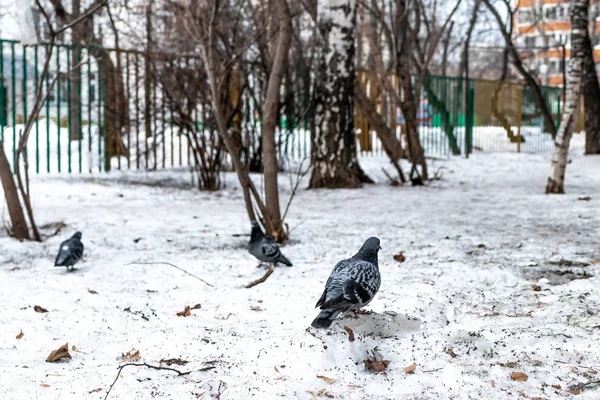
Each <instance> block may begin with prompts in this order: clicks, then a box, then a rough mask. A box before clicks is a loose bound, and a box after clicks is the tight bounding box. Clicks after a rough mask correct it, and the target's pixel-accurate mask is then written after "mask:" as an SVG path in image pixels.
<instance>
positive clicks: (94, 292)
mask: <svg viewBox="0 0 600 400" xmlns="http://www.w3.org/2000/svg"><path fill="white" fill-rule="evenodd" d="M88 292H90V293H91V294H98V292H96V291H95V290H94V289H88Z"/></svg>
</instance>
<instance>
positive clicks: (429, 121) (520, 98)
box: [0, 40, 584, 173]
mask: <svg viewBox="0 0 600 400" xmlns="http://www.w3.org/2000/svg"><path fill="white" fill-rule="evenodd" d="M47 52H48V48H47V46H46V45H38V46H23V45H21V44H20V43H18V42H15V41H10V40H0V54H1V56H0V139H2V141H3V144H4V149H5V151H6V153H7V154H11V155H12V157H9V158H11V159H12V160H11V161H12V162H13V164H14V155H15V150H16V147H17V143H18V140H19V135H20V132H21V130H22V129H23V128H24V124H25V123H26V122H27V121H26V119H27V116H28V113H29V112H30V111H31V108H32V107H33V103H34V92H35V88H36V87H37V85H38V84H39V82H40V79H41V77H40V74H41V69H42V67H43V62H44V60H45V58H46V55H47ZM294 68H295V66H290V71H288V73H287V75H286V77H285V80H284V85H283V87H282V94H283V96H282V98H283V105H284V107H283V109H282V112H281V115H280V129H279V130H278V132H277V144H278V148H279V155H280V158H285V157H289V158H292V159H303V158H305V157H308V156H310V129H309V127H310V118H311V116H310V112H309V107H308V103H309V99H310V96H309V89H310V82H311V74H310V70H309V69H308V68H307V69H304V70H300V69H298V70H295V69H294ZM201 71H202V65H201V61H200V59H199V57H197V56H193V55H180V56H175V55H169V54H150V53H147V52H139V51H125V50H108V49H101V48H97V47H85V46H84V47H82V46H69V45H63V44H60V45H57V46H56V47H55V48H54V50H53V54H52V58H51V62H50V70H49V76H48V77H46V79H45V81H44V82H43V84H44V87H45V89H46V90H48V88H49V87H50V84H51V82H52V80H53V79H54V78H55V77H57V76H58V78H57V81H56V84H55V86H54V88H53V90H52V91H51V93H50V95H49V97H48V98H47V100H46V101H45V103H44V107H43V109H42V111H41V113H40V116H39V118H38V119H36V121H35V124H34V127H33V131H32V133H31V136H30V139H29V142H28V144H27V150H28V151H27V154H28V161H29V165H30V167H31V168H33V169H34V170H35V171H36V172H37V173H72V172H95V171H105V170H109V169H111V168H116V169H129V168H131V169H142V168H143V169H157V168H167V167H176V166H182V167H189V166H193V165H194V164H195V163H197V162H198V159H197V158H195V157H194V152H195V151H196V152H197V151H198V148H199V147H203V146H205V147H207V146H209V145H210V146H213V147H214V148H216V149H217V150H215V151H217V152H218V151H220V150H219V146H220V143H219V140H218V137H217V135H216V133H215V128H214V127H215V122H214V120H213V117H212V113H211V104H210V101H209V97H208V94H207V92H206V91H204V92H203V90H206V88H205V84H204V79H203V78H202V76H203V75H202V73H201ZM236 74H238V76H237V77H236ZM239 74H244V78H245V80H244V79H241V78H240V76H239ZM413 78H414V83H415V85H414V86H415V87H416V86H417V83H418V77H413ZM241 81H244V83H243V84H241V83H240V82H241ZM266 82H267V80H266V78H265V77H264V76H262V75H261V73H260V72H257V71H234V72H233V73H232V76H231V77H229V80H228V84H227V86H229V89H228V90H227V89H226V93H225V96H224V98H225V99H226V100H227V101H226V108H227V107H229V108H228V109H227V110H226V113H228V115H229V116H230V118H229V123H230V128H231V129H232V132H233V134H234V137H235V138H236V140H237V141H238V142H239V144H240V146H241V147H242V148H244V149H245V150H244V152H245V153H244V154H243V156H244V157H246V161H247V162H248V163H249V165H251V168H252V165H255V166H254V168H257V166H258V168H259V167H260V154H261V148H260V145H261V141H260V120H261V101H260V99H261V98H262V96H263V95H264V92H265V90H266ZM394 82H395V83H394V84H395V85H397V82H396V81H394ZM358 84H360V85H363V87H365V88H366V92H367V94H368V96H369V97H370V99H371V101H372V102H373V104H375V105H376V106H377V108H378V109H379V110H380V112H381V113H382V115H384V117H385V119H386V120H387V121H388V124H389V125H390V126H393V127H395V128H396V133H397V136H398V138H399V139H400V140H403V124H404V118H403V116H402V113H401V112H400V110H399V108H398V107H396V108H395V109H394V107H395V106H394V102H393V99H391V98H389V96H386V94H385V91H383V90H381V88H379V89H378V88H377V85H376V79H375V76H374V74H373V72H369V71H359V73H358ZM420 87H421V90H420V97H419V99H418V101H419V106H418V115H417V119H418V124H419V135H420V138H421V143H422V145H423V147H424V149H425V152H426V154H427V155H433V156H436V155H449V154H465V153H471V152H491V151H527V152H547V151H551V150H552V148H553V143H552V139H551V137H550V134H549V133H547V131H548V129H547V127H544V123H543V120H542V118H540V112H539V109H538V107H537V103H536V102H535V98H534V97H533V94H532V92H531V90H530V88H529V87H527V86H524V85H521V84H515V83H506V82H498V81H485V80H475V79H471V80H469V82H468V85H465V82H464V80H463V79H462V78H456V77H446V76H433V75H428V76H425V77H424V79H423V80H422V82H421V85H420ZM465 90H467V96H465ZM542 93H543V96H544V99H545V101H546V104H547V107H548V108H549V109H550V110H551V112H552V114H553V118H554V119H555V121H556V123H557V124H558V120H559V117H560V110H561V89H560V88H555V87H542ZM580 120H582V118H580ZM355 127H356V128H357V132H359V140H358V143H359V149H360V150H361V152H362V154H363V155H368V154H379V153H383V151H382V149H381V145H380V143H379V141H378V139H377V133H376V132H373V131H372V129H371V124H370V122H369V121H368V119H367V118H365V117H364V116H363V115H360V112H357V115H356V119H355ZM579 130H580V129H579ZM583 143H584V136H583V135H581V134H576V135H575V136H574V139H573V144H572V146H574V147H583Z"/></svg>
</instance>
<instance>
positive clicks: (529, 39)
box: [525, 36, 535, 49]
mask: <svg viewBox="0 0 600 400" xmlns="http://www.w3.org/2000/svg"><path fill="white" fill-rule="evenodd" d="M525 47H526V48H528V49H531V48H533V47H535V36H525Z"/></svg>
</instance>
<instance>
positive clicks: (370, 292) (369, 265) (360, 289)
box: [311, 237, 381, 328]
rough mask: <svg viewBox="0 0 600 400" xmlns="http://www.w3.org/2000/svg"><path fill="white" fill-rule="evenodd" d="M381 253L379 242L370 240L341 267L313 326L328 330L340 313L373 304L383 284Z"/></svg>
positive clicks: (321, 301) (327, 287) (332, 278)
mask: <svg viewBox="0 0 600 400" xmlns="http://www.w3.org/2000/svg"><path fill="white" fill-rule="evenodd" d="M380 249H381V246H380V245H379V239H378V238H376V237H370V238H369V239H367V241H366V242H365V243H364V244H363V245H362V247H361V248H360V250H359V251H358V253H356V254H355V255H354V256H353V257H352V258H350V259H347V260H343V261H340V262H339V263H337V265H336V266H335V267H334V268H333V271H332V272H331V275H330V276H329V279H327V283H326V284H325V291H323V294H322V295H321V298H320V299H319V301H318V302H317V305H316V306H315V307H319V308H320V309H321V312H320V313H319V315H318V316H317V318H315V320H314V321H313V322H312V324H311V325H312V326H313V327H314V328H328V327H329V326H330V325H331V323H332V322H333V320H334V319H335V318H336V317H337V316H338V315H339V314H340V313H342V312H344V311H349V310H357V309H359V308H361V307H364V306H366V305H367V304H369V302H370V301H371V300H373V297H375V294H376V293H377V291H378V290H379V285H380V284H381V275H380V274H379V266H378V264H377V252H378V251H379V250H380Z"/></svg>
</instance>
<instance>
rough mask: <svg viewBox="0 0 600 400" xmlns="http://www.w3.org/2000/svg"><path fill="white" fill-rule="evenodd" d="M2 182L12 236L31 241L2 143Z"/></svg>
mask: <svg viewBox="0 0 600 400" xmlns="http://www.w3.org/2000/svg"><path fill="white" fill-rule="evenodd" d="M0 181H2V189H4V198H5V199H6V206H7V207H8V214H9V216H10V222H11V224H12V227H11V228H12V235H13V236H14V237H15V238H17V239H19V240H23V239H27V240H29V239H30V236H29V230H28V229H27V221H26V220H25V214H24V213H23V207H21V202H20V201H19V194H18V193H17V186H16V185H15V180H14V178H13V174H12V171H11V169H10V164H9V163H8V159H7V158H6V154H4V144H3V143H2V142H0Z"/></svg>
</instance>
